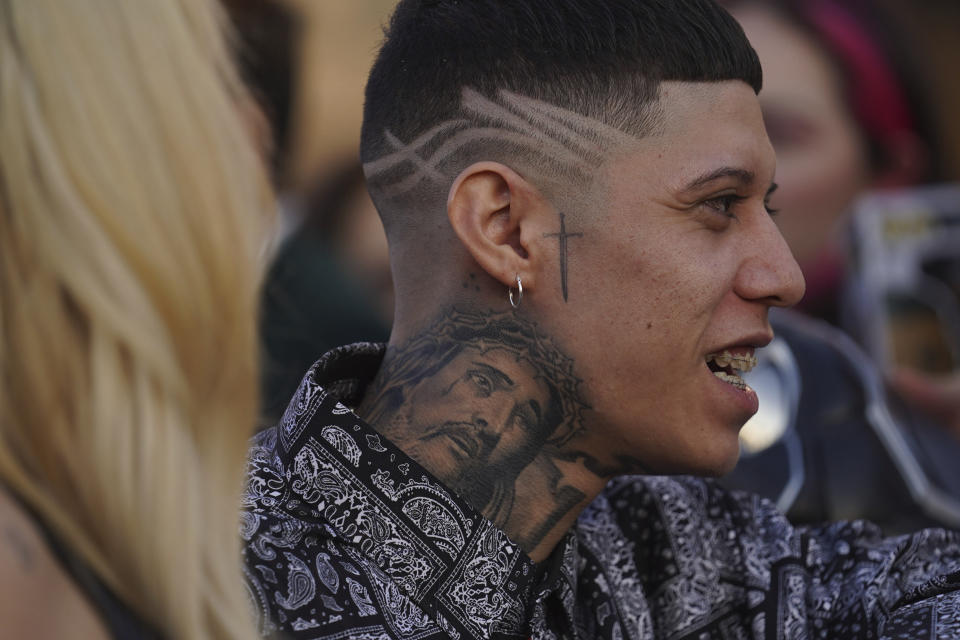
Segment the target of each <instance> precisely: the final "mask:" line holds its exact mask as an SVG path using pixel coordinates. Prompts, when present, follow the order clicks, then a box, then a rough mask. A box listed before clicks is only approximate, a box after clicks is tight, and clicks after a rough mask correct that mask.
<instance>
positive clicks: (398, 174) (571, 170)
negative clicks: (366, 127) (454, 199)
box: [363, 87, 637, 198]
mask: <svg viewBox="0 0 960 640" xmlns="http://www.w3.org/2000/svg"><path fill="white" fill-rule="evenodd" d="M497 98H498V101H494V100H491V99H489V98H487V97H485V96H483V95H481V94H480V93H479V92H477V91H476V90H474V89H472V88H470V87H465V88H464V89H463V92H462V94H461V103H460V106H461V110H462V112H463V115H464V117H463V118H457V119H451V120H447V121H445V122H442V123H440V124H437V125H435V126H433V127H431V128H430V129H429V130H428V131H426V132H425V133H423V134H421V135H420V136H418V137H417V138H415V139H414V140H412V141H410V142H406V143H405V142H403V141H402V140H400V139H399V138H398V137H397V136H396V135H394V134H393V133H392V132H391V131H390V130H389V129H385V130H384V141H385V143H386V144H387V145H388V146H389V147H390V149H391V151H389V152H388V153H387V154H386V155H383V156H381V157H379V158H377V159H375V160H371V161H369V162H366V163H364V165H363V168H364V173H365V174H366V176H367V180H368V183H369V184H371V186H374V187H375V188H376V189H377V190H378V191H379V192H380V193H382V194H383V195H384V196H386V197H388V198H395V197H400V196H403V195H405V194H407V193H409V192H411V191H413V190H414V189H416V188H417V187H418V186H420V185H421V184H423V183H425V182H427V183H433V184H434V185H435V186H445V185H446V184H447V183H449V181H451V180H452V179H453V178H454V177H455V176H454V175H452V169H456V170H460V169H462V168H461V167H456V166H455V165H456V160H458V159H460V158H462V154H463V153H465V152H467V150H468V149H469V148H470V147H471V146H476V145H501V146H502V147H504V148H510V149H512V150H513V151H512V152H508V153H512V154H513V155H527V156H531V157H532V156H540V157H541V158H543V159H544V160H545V161H546V162H545V163H543V164H540V163H538V165H537V166H538V168H543V169H544V171H545V173H547V172H552V173H555V174H557V175H561V176H563V177H565V178H567V179H571V180H575V181H578V182H581V183H587V182H590V181H591V180H592V179H593V178H594V176H595V172H596V170H597V169H598V168H599V166H600V165H601V164H602V163H603V160H604V158H605V157H606V155H607V154H608V153H609V152H610V150H611V149H614V148H616V147H619V146H622V145H624V144H627V143H629V142H631V141H633V142H635V141H636V139H637V138H636V137H635V136H633V135H630V134H627V133H624V132H623V131H621V130H619V129H617V128H615V127H611V126H609V125H606V124H604V123H602V122H600V121H598V120H595V119H593V118H589V117H587V116H584V115H581V114H579V113H576V112H574V111H570V110H568V109H564V108H562V107H558V106H556V105H553V104H550V103H547V102H543V101H541V100H536V99H534V98H528V97H525V96H521V95H518V94H516V93H512V92H510V91H507V90H505V89H501V90H499V91H498V92H497ZM477 159H478V160H480V159H482V158H477ZM487 159H494V158H487ZM451 164H453V165H454V166H451ZM548 165H549V166H550V167H552V169H548V168H547V167H548Z"/></svg>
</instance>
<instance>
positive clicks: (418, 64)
mask: <svg viewBox="0 0 960 640" xmlns="http://www.w3.org/2000/svg"><path fill="white" fill-rule="evenodd" d="M723 80H742V81H744V82H746V83H747V84H749V85H750V86H751V87H753V89H754V91H756V92H759V90H760V86H761V84H762V73H761V69H760V63H759V61H758V59H757V56H756V53H755V52H754V50H753V48H752V47H751V46H750V44H749V42H748V41H747V39H746V37H745V36H744V34H743V30H742V29H741V27H740V25H739V24H738V23H737V22H736V21H735V20H734V19H733V18H732V17H731V16H730V15H729V14H728V13H727V12H726V11H725V10H724V9H722V8H721V7H720V6H719V5H717V4H716V3H715V2H714V1H713V0H401V2H400V3H399V4H398V5H397V7H396V10H395V11H394V13H393V16H392V18H391V20H390V23H389V25H388V27H387V29H386V33H385V40H384V43H383V46H382V47H381V49H380V52H379V55H378V56H377V59H376V62H375V63H374V65H373V69H372V70H371V72H370V76H369V79H368V82H367V88H366V102H365V105H364V117H363V130H362V137H361V158H362V159H363V161H364V162H365V163H368V162H371V161H373V160H376V159H377V158H379V157H381V156H384V155H385V154H388V153H392V152H395V151H396V150H397V141H398V140H399V141H403V142H404V143H410V142H411V141H412V140H414V139H415V138H416V137H417V136H419V135H422V134H423V133H424V132H426V131H428V130H429V129H430V128H431V127H434V126H436V125H438V124H440V123H443V122H448V121H457V122H463V121H464V120H465V119H469V115H467V114H465V113H464V110H463V109H462V106H461V102H462V96H463V91H464V89H465V88H469V89H472V90H473V91H475V92H476V93H477V94H479V95H481V96H484V97H486V98H488V99H496V96H498V94H499V93H501V92H504V91H506V92H510V93H511V94H516V95H519V96H523V97H526V98H532V99H534V100H537V101H542V102H544V103H548V104H550V105H555V106H558V107H561V108H563V109H566V110H569V111H572V112H575V113H577V114H580V115H582V116H586V117H588V118H591V119H593V120H596V121H598V122H600V123H603V124H605V125H608V126H610V127H613V128H616V129H619V130H620V131H623V132H625V133H628V134H632V135H637V136H639V135H643V134H645V133H646V132H647V131H648V129H649V127H650V124H651V121H650V118H649V116H648V114H647V110H648V108H649V104H650V103H651V102H652V101H654V100H655V99H656V98H657V96H658V87H659V84H660V83H661V82H663V81H688V82H712V81H723ZM388 132H389V133H388ZM368 178H369V175H368ZM371 182H373V181H372V180H371ZM371 186H372V187H375V185H373V184H371Z"/></svg>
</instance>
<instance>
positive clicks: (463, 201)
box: [447, 162, 548, 290]
mask: <svg viewBox="0 0 960 640" xmlns="http://www.w3.org/2000/svg"><path fill="white" fill-rule="evenodd" d="M545 206H548V203H547V201H546V199H545V198H544V197H543V196H542V195H541V193H540V191H539V190H538V189H537V188H536V187H534V186H533V185H532V184H531V183H529V182H527V180H526V179H524V178H523V176H521V175H520V174H518V173H517V172H515V171H514V170H513V169H511V168H509V167H507V166H506V165H503V164H500V163H498V162H478V163H476V164H472V165H470V166H469V167H467V168H466V169H464V170H463V171H462V172H460V175H458V176H457V179H456V180H454V182H453V185H452V186H451V187H450V193H449V195H448V197H447V215H448V216H449V218H450V225H451V226H452V227H453V229H454V231H455V232H456V234H457V236H458V237H459V238H460V242H462V243H463V246H464V247H466V249H467V251H469V252H470V254H471V255H472V256H473V259H474V260H476V262H477V264H479V265H480V267H481V268H482V269H483V270H484V271H486V272H487V273H488V274H490V275H491V276H493V277H494V278H495V279H497V280H498V281H500V282H501V283H502V284H503V285H504V286H506V287H513V286H515V285H516V280H517V276H518V275H519V276H520V277H521V278H522V279H523V286H524V289H528V290H532V289H533V288H534V287H535V286H536V282H535V279H536V272H537V269H535V268H534V265H533V264H532V263H531V255H530V252H531V249H532V247H531V245H530V243H529V242H528V240H529V239H530V238H533V237H536V236H535V234H534V233H533V229H534V227H536V225H537V222H536V217H537V216H536V215H534V214H536V213H537V212H539V211H542V210H543V208H544V207H545Z"/></svg>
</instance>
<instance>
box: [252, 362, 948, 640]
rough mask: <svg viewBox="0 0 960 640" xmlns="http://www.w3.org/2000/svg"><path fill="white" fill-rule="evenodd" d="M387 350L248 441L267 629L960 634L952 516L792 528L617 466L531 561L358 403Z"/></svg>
mask: <svg viewBox="0 0 960 640" xmlns="http://www.w3.org/2000/svg"><path fill="white" fill-rule="evenodd" d="M382 356H383V347H382V346H380V345H371V344H362V345H353V346H351V347H345V348H341V349H338V350H336V351H334V352H331V353H330V354H328V355H327V356H325V357H324V358H323V359H321V360H320V361H319V362H318V363H317V364H316V365H314V367H313V368H312V369H311V370H310V372H309V373H308V374H307V376H306V377H305V378H304V380H303V382H302V384H301V385H300V388H299V390H298V392H297V394H296V396H295V397H294V399H293V400H292V402H291V403H290V406H289V408H288V409H287V412H286V414H285V415H284V417H283V419H282V420H281V422H280V423H279V424H278V425H277V426H276V427H274V428H272V429H269V430H267V431H265V432H263V433H261V434H260V435H258V436H257V437H256V438H255V439H254V441H253V447H252V449H251V454H250V460H249V477H248V487H247V490H246V493H245V496H244V510H243V520H242V534H243V538H244V541H245V550H244V556H245V572H246V577H247V583H248V587H249V590H250V592H251V597H252V599H253V601H254V603H255V606H256V608H257V611H258V621H259V625H260V628H261V630H262V631H263V633H264V634H265V635H277V636H278V637H293V638H315V639H318V640H319V639H323V640H333V639H343V640H346V639H348V638H349V639H357V640H362V639H370V640H372V639H380V638H405V639H410V640H414V639H416V640H420V639H428V638H429V639H434V638H437V639H439V638H456V639H463V640H466V639H472V638H527V637H532V638H537V639H547V638H550V639H552V638H570V639H573V638H577V639H588V638H589V639H592V638H611V639H612V638H624V639H636V640H647V639H652V638H671V639H672V638H677V639H680V638H698V639H701V638H702V639H728V638H730V639H733V638H768V639H770V640H781V639H787V638H789V639H799V638H831V639H832V638H841V639H845V638H938V639H944V640H945V639H948V638H960V573H958V571H960V535H958V534H955V533H950V532H944V531H939V530H928V531H924V532H921V533H918V534H915V535H913V536H904V537H900V538H883V537H882V536H881V535H880V533H879V531H878V530H877V529H876V528H875V527H873V526H872V525H870V524H867V523H864V522H852V523H840V524H833V525H827V526H823V527H819V528H810V527H806V528H796V527H793V526H792V525H790V524H789V523H788V522H787V521H786V520H785V519H784V517H783V516H782V515H780V514H779V513H778V512H777V511H776V510H775V509H774V507H773V506H772V505H771V504H770V503H768V502H766V501H763V500H761V499H759V498H756V497H753V496H751V495H748V494H744V493H737V492H730V491H727V490H725V489H723V488H721V487H720V486H718V485H717V484H715V483H713V482H711V481H707V480H702V479H696V478H667V477H639V476H635V477H625V478H621V479H618V480H616V481H615V482H613V483H611V484H610V485H609V486H608V487H607V489H606V490H605V491H604V493H602V494H601V495H600V496H599V497H598V498H597V499H596V500H595V501H594V502H593V503H592V504H591V505H590V506H589V507H588V508H587V509H586V510H585V511H584V512H583V514H582V515H581V516H580V518H579V520H578V521H577V524H576V526H575V527H574V529H573V530H572V531H571V532H570V533H569V534H568V535H567V537H566V538H565V539H564V541H563V542H562V543H561V544H560V545H559V546H558V548H557V550H556V551H555V553H554V554H553V556H552V557H551V559H550V560H549V561H548V562H547V563H546V565H547V566H545V567H541V568H540V570H538V568H537V567H535V565H534V564H533V563H532V562H531V561H530V559H529V558H528V557H527V556H526V554H525V553H524V552H523V551H522V550H521V549H520V548H519V547H518V546H517V545H516V544H514V543H513V542H512V541H511V540H510V539H509V538H508V537H507V535H506V534H505V533H503V532H502V531H500V530H499V529H498V528H497V527H496V526H495V525H493V524H492V523H491V522H489V521H488V520H486V519H484V518H483V517H482V516H481V515H480V514H479V513H477V512H476V511H475V510H474V509H472V508H471V507H470V506H469V505H467V504H466V503H465V502H464V501H462V500H461V499H460V498H458V497H457V496H456V495H454V494H453V493H452V492H451V491H449V490H448V489H446V488H445V487H444V486H443V485H442V484H441V483H440V482H439V481H438V480H436V479H435V478H433V477H432V476H431V475H430V474H429V473H428V472H426V471H425V470H424V469H423V468H421V467H420V466H418V465H417V464H416V463H415V462H414V461H413V460H411V459H410V458H408V457H407V456H406V455H404V454H403V452H401V451H400V450H399V449H398V448H397V447H395V446H394V445H393V444H391V443H390V442H388V441H387V440H386V439H385V438H383V437H382V436H381V435H379V434H378V433H377V432H376V431H375V430H374V429H372V428H371V427H370V426H369V425H367V424H364V422H363V421H362V420H360V419H359V418H358V417H357V416H356V415H355V414H354V413H353V412H352V411H351V410H350V409H349V408H348V406H352V405H355V404H356V403H357V402H358V401H359V399H360V398H361V397H362V393H363V389H364V387H365V385H366V383H367V382H368V381H369V380H370V378H372V376H373V375H374V374H375V372H376V370H377V367H378V366H379V362H380V360H381V358H382Z"/></svg>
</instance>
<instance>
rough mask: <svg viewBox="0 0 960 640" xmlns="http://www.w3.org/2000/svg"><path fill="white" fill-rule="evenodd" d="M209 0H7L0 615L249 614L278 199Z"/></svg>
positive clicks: (235, 630)
mask: <svg viewBox="0 0 960 640" xmlns="http://www.w3.org/2000/svg"><path fill="white" fill-rule="evenodd" d="M223 22H224V20H223V19H222V16H221V15H220V12H219V8H218V7H217V6H215V5H214V4H213V3H212V2H207V1H197V0H170V1H166V2H127V1H126V0H88V1H87V2H82V3H78V2H67V3H64V2H59V1H58V0H2V1H0V526H2V529H0V531H2V536H0V619H2V620H3V635H4V636H5V637H17V638H26V637H30V638H64V637H70V638H110V637H112V638H150V637H168V638H194V639H200V638H224V639H225V638H252V637H254V626H253V620H252V614H251V611H250V610H249V599H248V597H247V596H246V594H245V593H244V588H243V580H242V572H241V570H240V563H239V557H240V556H239V548H240V547H239V538H238V535H237V524H236V523H237V507H238V499H239V493H240V489H241V486H242V473H243V459H244V454H245V452H246V442H247V437H248V434H249V431H250V429H251V428H252V425H253V421H254V417H255V412H256V409H257V398H258V393H257V378H256V376H257V358H256V328H255V312H256V307H257V302H258V300H257V294H258V285H259V279H260V263H261V260H262V254H263V246H264V238H265V235H266V223H267V222H268V221H269V217H270V216H269V215H268V214H269V211H270V210H271V209H272V208H273V204H272V195H271V193H270V188H269V184H268V181H267V178H266V175H265V170H264V167H263V159H262V157H261V156H260V154H259V153H258V150H257V149H256V148H255V146H254V144H252V140H251V138H252V136H251V131H250V121H249V118H248V116H249V115H250V114H253V113H255V111H256V109H255V108H254V107H253V103H252V102H251V100H250V98H249V97H248V96H247V94H246V93H245V90H244V89H243V87H242V84H241V82H240V80H239V78H238V74H237V73H236V71H235V69H234V67H233V66H232V64H231V60H230V55H229V54H230V52H229V51H228V47H227V45H226V43H225V39H224V37H223V33H222V27H223Z"/></svg>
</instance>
